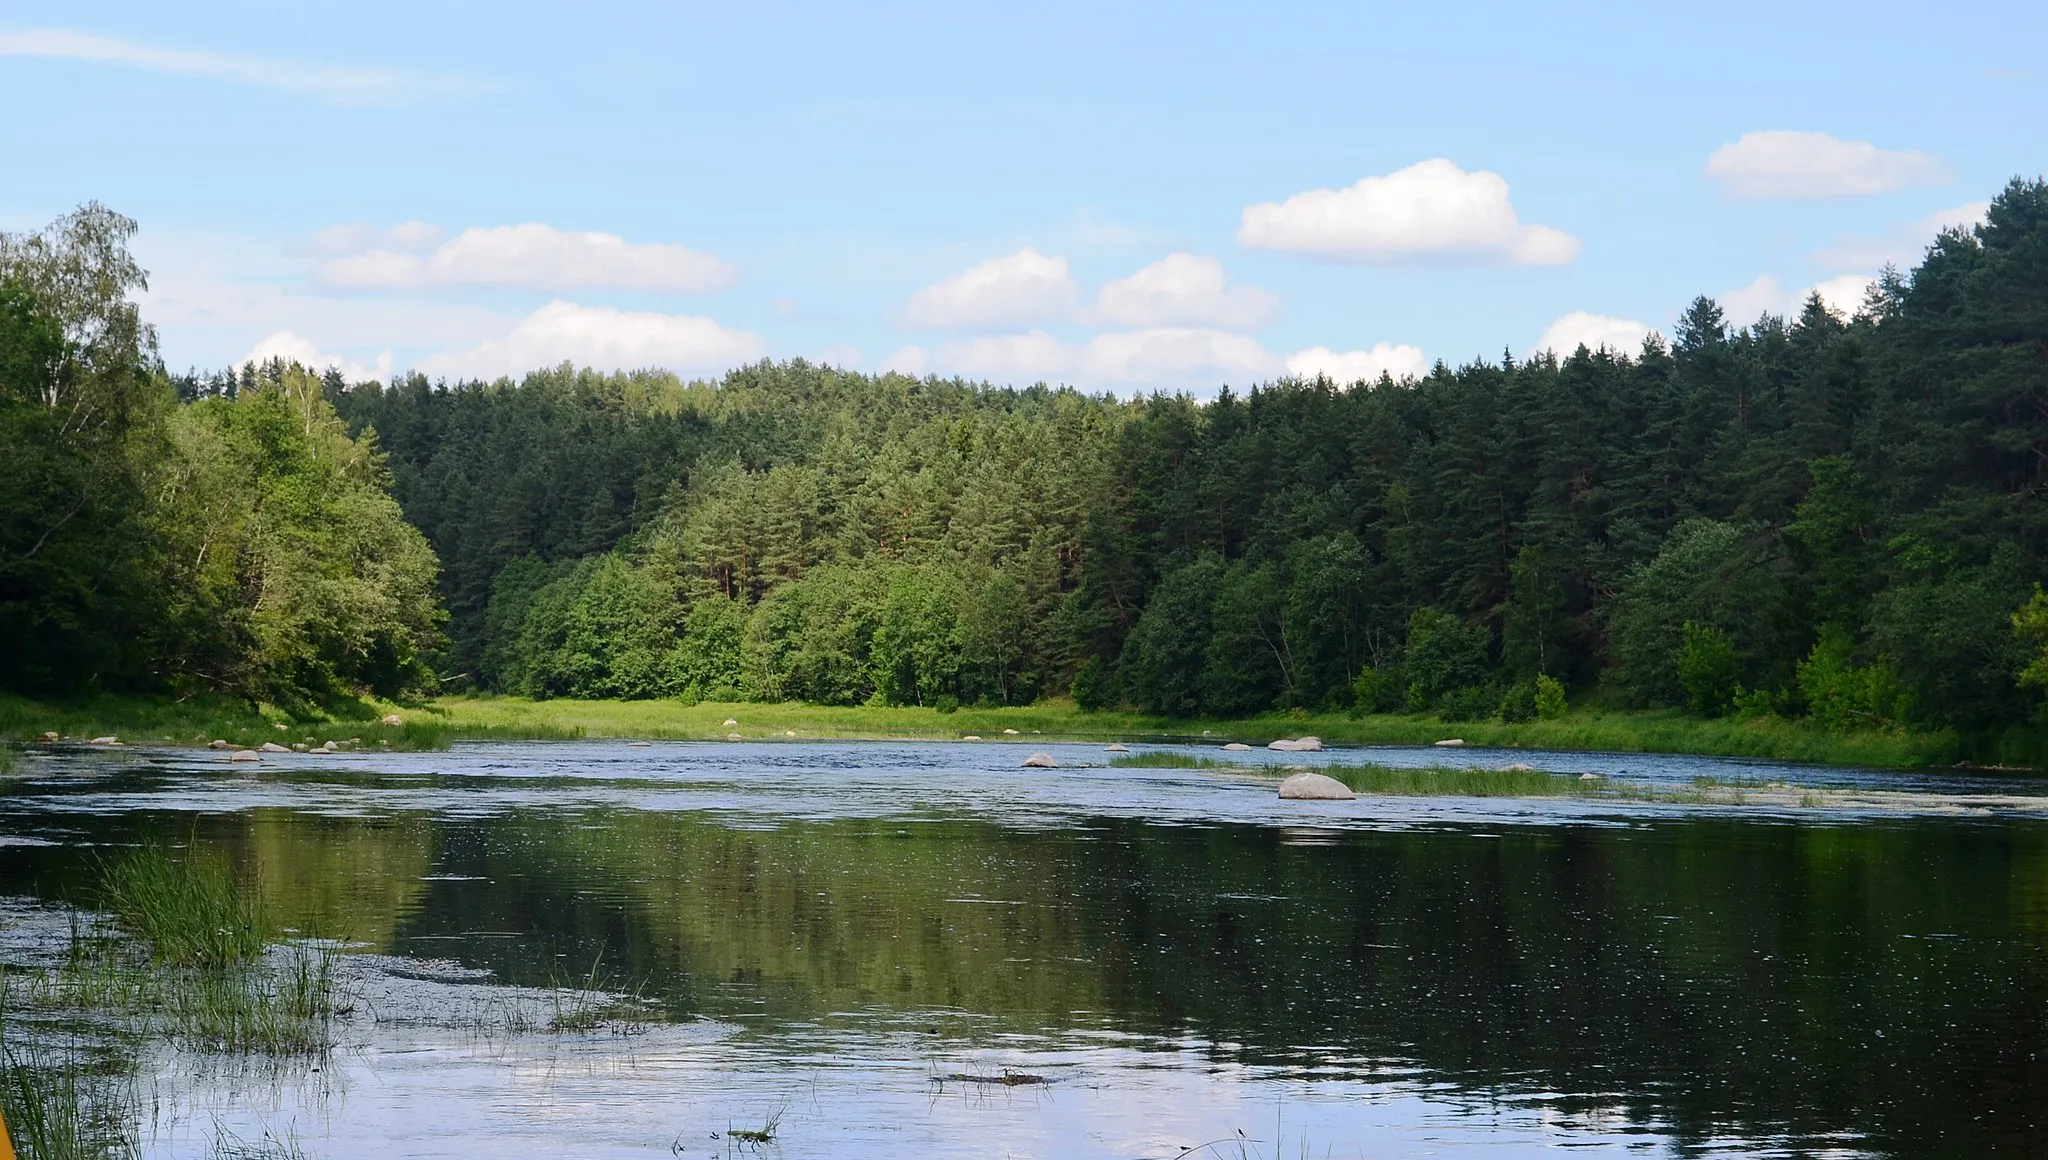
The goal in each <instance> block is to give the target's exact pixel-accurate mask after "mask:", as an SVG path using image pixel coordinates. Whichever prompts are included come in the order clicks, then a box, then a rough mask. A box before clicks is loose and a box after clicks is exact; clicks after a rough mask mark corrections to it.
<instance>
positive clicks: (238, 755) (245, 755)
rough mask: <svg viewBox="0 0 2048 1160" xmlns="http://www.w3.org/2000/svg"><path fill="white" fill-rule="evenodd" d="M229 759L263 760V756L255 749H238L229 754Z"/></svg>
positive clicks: (238, 760) (243, 760)
mask: <svg viewBox="0 0 2048 1160" xmlns="http://www.w3.org/2000/svg"><path fill="white" fill-rule="evenodd" d="M228 760H229V761H234V762H245V761H261V760H263V756H262V755H261V754H259V753H257V752H256V751H255V750H253V749H237V750H235V751H234V752H233V753H230V754H228Z"/></svg>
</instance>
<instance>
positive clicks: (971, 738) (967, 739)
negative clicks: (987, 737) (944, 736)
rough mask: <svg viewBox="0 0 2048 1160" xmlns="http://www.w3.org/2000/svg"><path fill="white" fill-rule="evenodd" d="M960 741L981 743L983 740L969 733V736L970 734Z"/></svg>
mask: <svg viewBox="0 0 2048 1160" xmlns="http://www.w3.org/2000/svg"><path fill="white" fill-rule="evenodd" d="M960 740H962V741H979V740H981V738H979V737H976V736H975V735H974V734H972V733H969V734H968V735H967V736H965V737H962V738H961V739H960Z"/></svg>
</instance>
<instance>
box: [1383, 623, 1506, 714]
mask: <svg viewBox="0 0 2048 1160" xmlns="http://www.w3.org/2000/svg"><path fill="white" fill-rule="evenodd" d="M1488 644H1489V642H1488V639H1487V633H1486V630H1485V629H1484V628H1481V627H1480V626H1479V625H1476V624H1467V623H1466V622H1464V621H1463V620H1460V619H1458V618H1457V617H1455V616H1453V615H1451V614H1450V613H1447V612H1442V611H1439V610H1438V609H1434V608H1418V609H1416V610H1415V611H1414V612H1413V613H1411V614H1410V615H1409V617H1408V652H1407V660H1406V661H1405V662H1404V668H1405V670H1406V674H1407V677H1408V707H1409V708H1410V709H1412V710H1415V711H1418V712H1420V711H1422V710H1425V709H1433V708H1442V707H1448V706H1450V705H1451V704H1452V703H1453V702H1455V709H1454V710H1453V711H1455V712H1458V713H1459V714H1460V718H1459V719H1470V718H1471V717H1474V716H1479V715H1482V713H1481V712H1475V711H1474V710H1475V708H1476V707H1477V701H1478V700H1484V698H1483V697H1479V698H1477V699H1476V700H1475V698H1474V697H1472V696H1469V695H1467V690H1472V689H1476V688H1477V687H1478V686H1480V685H1482V684H1483V683H1484V682H1485V681H1486V679H1487V676H1488V674H1489V672H1490V667H1489V666H1488V664H1487V658H1486V653H1487V646H1488ZM1492 707H1493V706H1492V705H1490V704H1489V705H1487V706H1485V709H1486V710H1491V709H1492Z"/></svg>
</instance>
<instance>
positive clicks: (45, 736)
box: [36, 729, 57, 741]
mask: <svg viewBox="0 0 2048 1160" xmlns="http://www.w3.org/2000/svg"><path fill="white" fill-rule="evenodd" d="M36 740H37V741H55V740H57V731H56V730H55V729H45V730H43V732H42V733H41V735H39V736H38V737H37V738H36Z"/></svg>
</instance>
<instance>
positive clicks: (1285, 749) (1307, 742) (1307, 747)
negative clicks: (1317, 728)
mask: <svg viewBox="0 0 2048 1160" xmlns="http://www.w3.org/2000/svg"><path fill="white" fill-rule="evenodd" d="M1266 748H1268V749H1275V750H1278V751H1280V752H1281V753H1321V752H1322V751H1323V739H1322V738H1320V737H1297V738H1295V739H1293V740H1291V741H1290V740H1288V739H1287V738H1285V737H1282V738H1280V739H1279V740H1277V741H1270V742H1267V743H1266Z"/></svg>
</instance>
